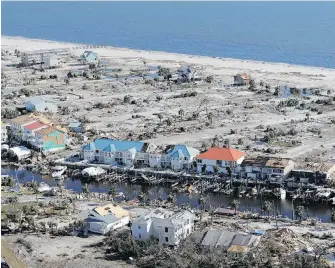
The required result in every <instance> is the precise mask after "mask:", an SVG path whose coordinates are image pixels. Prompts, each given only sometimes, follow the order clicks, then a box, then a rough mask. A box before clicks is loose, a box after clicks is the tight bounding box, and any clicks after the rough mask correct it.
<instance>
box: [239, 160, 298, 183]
mask: <svg viewBox="0 0 335 268" xmlns="http://www.w3.org/2000/svg"><path fill="white" fill-rule="evenodd" d="M293 168H294V162H293V161H292V160H291V159H289V158H277V157H262V156H258V157H253V158H251V157H250V158H248V159H245V160H244V161H243V163H242V165H241V171H240V175H241V177H243V178H250V179H269V180H273V181H278V180H282V179H283V178H286V177H287V176H288V175H289V173H290V172H291V171H292V170H293Z"/></svg>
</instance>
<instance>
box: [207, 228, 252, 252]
mask: <svg viewBox="0 0 335 268" xmlns="http://www.w3.org/2000/svg"><path fill="white" fill-rule="evenodd" d="M258 238H259V237H257V236H254V235H251V234H242V233H236V232H230V231H222V230H216V229H212V230H208V231H207V232H206V233H205V235H204V236H203V238H202V241H201V245H202V246H210V247H226V248H228V247H230V246H231V245H237V246H246V247H249V246H252V244H254V242H255V240H257V239H258Z"/></svg>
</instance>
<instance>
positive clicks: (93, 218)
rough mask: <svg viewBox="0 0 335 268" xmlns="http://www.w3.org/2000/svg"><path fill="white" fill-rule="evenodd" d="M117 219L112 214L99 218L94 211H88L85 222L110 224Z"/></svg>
mask: <svg viewBox="0 0 335 268" xmlns="http://www.w3.org/2000/svg"><path fill="white" fill-rule="evenodd" d="M117 220H118V218H117V217H115V216H114V215H113V214H107V215H105V216H101V215H100V214H98V213H96V212H95V211H94V210H92V211H90V214H89V216H88V218H87V222H104V223H107V224H109V223H112V222H115V221H117Z"/></svg>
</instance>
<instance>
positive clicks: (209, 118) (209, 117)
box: [207, 113, 213, 125]
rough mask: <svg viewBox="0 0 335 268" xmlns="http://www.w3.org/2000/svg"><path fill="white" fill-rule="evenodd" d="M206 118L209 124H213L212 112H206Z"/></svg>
mask: <svg viewBox="0 0 335 268" xmlns="http://www.w3.org/2000/svg"><path fill="white" fill-rule="evenodd" d="M207 119H208V121H209V123H210V124H211V125H213V113H209V114H207Z"/></svg>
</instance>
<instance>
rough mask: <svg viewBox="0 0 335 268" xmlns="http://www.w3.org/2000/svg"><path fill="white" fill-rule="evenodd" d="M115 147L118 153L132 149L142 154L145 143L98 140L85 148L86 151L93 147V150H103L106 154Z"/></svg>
mask: <svg viewBox="0 0 335 268" xmlns="http://www.w3.org/2000/svg"><path fill="white" fill-rule="evenodd" d="M110 145H114V147H115V149H116V150H117V151H127V150H129V149H131V148H135V149H136V151H137V152H141V151H142V149H143V145H144V142H140V141H119V140H112V139H96V140H95V141H93V142H92V143H90V144H88V145H86V146H84V148H83V149H84V150H87V151H89V150H91V146H93V148H92V149H93V150H103V151H106V152H110V151H111V146H110Z"/></svg>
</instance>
